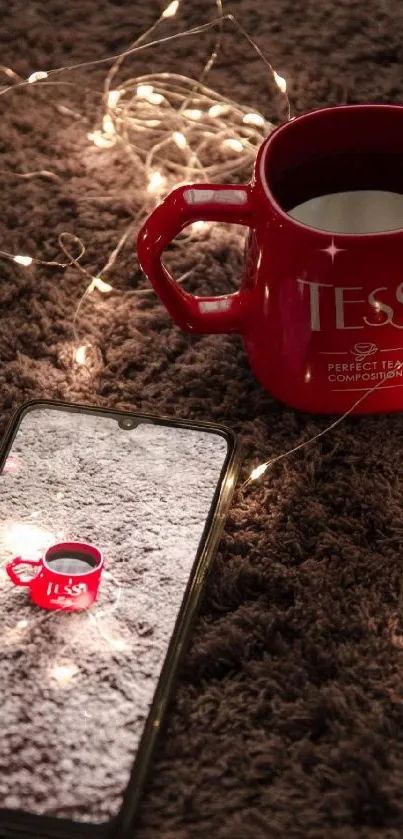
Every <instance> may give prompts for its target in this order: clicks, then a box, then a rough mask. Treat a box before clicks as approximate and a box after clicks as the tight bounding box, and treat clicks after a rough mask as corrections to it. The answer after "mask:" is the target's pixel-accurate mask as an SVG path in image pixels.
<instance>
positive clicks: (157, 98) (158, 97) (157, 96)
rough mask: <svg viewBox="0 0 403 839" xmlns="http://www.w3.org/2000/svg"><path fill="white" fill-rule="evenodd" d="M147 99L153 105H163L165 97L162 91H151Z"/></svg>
mask: <svg viewBox="0 0 403 839" xmlns="http://www.w3.org/2000/svg"><path fill="white" fill-rule="evenodd" d="M146 99H147V102H150V104H151V105H161V103H162V102H163V101H164V97H163V96H162V94H161V93H150V94H149V96H146Z"/></svg>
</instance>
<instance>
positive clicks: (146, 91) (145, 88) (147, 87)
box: [136, 84, 154, 99]
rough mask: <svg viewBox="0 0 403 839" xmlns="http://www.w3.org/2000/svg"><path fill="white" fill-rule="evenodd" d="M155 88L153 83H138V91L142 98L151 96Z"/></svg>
mask: <svg viewBox="0 0 403 839" xmlns="http://www.w3.org/2000/svg"><path fill="white" fill-rule="evenodd" d="M153 91H154V88H153V86H152V84H139V85H137V89H136V93H137V96H139V97H140V99H147V97H148V96H151V94H152V93H153Z"/></svg>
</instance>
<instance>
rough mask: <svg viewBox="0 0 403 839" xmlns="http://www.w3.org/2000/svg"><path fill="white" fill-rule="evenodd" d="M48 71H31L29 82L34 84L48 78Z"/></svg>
mask: <svg viewBox="0 0 403 839" xmlns="http://www.w3.org/2000/svg"><path fill="white" fill-rule="evenodd" d="M47 77H48V73H46V71H45V70H37V71H36V73H31V75H30V76H28V79H27V81H28V84H33V83H34V82H40V81H41V80H42V79H47Z"/></svg>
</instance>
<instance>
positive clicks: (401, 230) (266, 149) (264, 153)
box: [255, 103, 403, 242]
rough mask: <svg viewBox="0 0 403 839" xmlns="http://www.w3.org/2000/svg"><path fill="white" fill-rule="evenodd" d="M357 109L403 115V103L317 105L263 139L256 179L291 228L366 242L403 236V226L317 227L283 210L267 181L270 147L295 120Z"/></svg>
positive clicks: (322, 235)
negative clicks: (367, 229)
mask: <svg viewBox="0 0 403 839" xmlns="http://www.w3.org/2000/svg"><path fill="white" fill-rule="evenodd" d="M351 110H354V111H358V110H367V111H381V110H383V111H386V110H388V111H390V112H392V111H395V112H397V111H400V112H401V114H402V118H403V105H389V104H382V103H379V104H377V103H373V104H371V103H370V104H365V103H364V104H357V105H355V104H354V105H334V106H329V107H326V108H316V109H315V110H313V111H308V112H307V113H305V114H299V116H297V117H291V119H289V120H287V122H283V123H281V125H279V126H277V127H276V128H274V130H273V131H271V133H270V134H269V136H268V137H267V138H266V140H264V141H263V143H262V145H261V146H260V149H259V152H258V155H257V158H256V165H255V179H256V181H257V182H258V184H259V185H260V186H261V188H262V190H263V193H264V196H265V198H266V199H267V200H268V201H269V203H270V205H271V207H272V209H273V210H274V211H275V213H276V215H277V216H280V218H281V219H282V221H284V222H287V223H288V224H290V225H291V226H292V227H294V226H295V227H298V228H300V229H301V231H305V232H309V233H315V234H316V235H317V236H320V237H321V238H323V239H329V236H332V238H333V239H337V241H340V240H343V239H348V240H351V239H353V240H354V241H360V242H365V241H368V239H369V238H370V237H371V239H372V238H381V237H382V238H385V237H389V238H391V237H398V236H399V237H401V236H402V235H403V225H402V227H398V228H395V229H394V230H379V231H375V232H373V233H338V232H334V231H332V230H322V229H321V228H318V227H313V226H312V225H311V224H305V223H304V222H302V221H299V220H298V219H295V218H293V217H292V216H290V215H289V213H287V212H286V211H285V210H283V208H282V206H281V204H280V203H279V202H278V201H277V199H276V198H275V196H274V194H273V192H272V190H271V188H270V184H269V182H268V178H267V175H266V166H267V157H268V154H269V153H270V151H271V147H272V146H273V144H274V143H276V142H278V139H279V138H280V137H281V135H282V134H283V133H284V132H285V131H287V130H288V128H289V126H290V125H294V124H295V123H297V122H298V123H301V122H308V121H311V120H315V119H317V118H318V114H320V115H321V116H322V115H323V116H325V115H326V114H328V113H329V112H332V113H333V112H334V111H343V112H346V111H351Z"/></svg>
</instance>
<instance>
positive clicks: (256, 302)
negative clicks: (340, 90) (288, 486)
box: [137, 105, 403, 414]
mask: <svg viewBox="0 0 403 839" xmlns="http://www.w3.org/2000/svg"><path fill="white" fill-rule="evenodd" d="M402 150H403V107H401V106H398V105H349V106H340V107H335V108H325V109H321V110H317V111H313V112H310V113H308V114H304V115H302V116H300V117H297V118H295V119H292V120H290V121H289V122H286V123H284V124H282V125H280V126H279V127H278V128H276V129H275V130H274V131H273V132H272V133H271V134H270V135H269V137H268V138H267V139H266V140H265V141H264V142H263V144H262V146H261V147H260V149H259V152H258V155H257V160H256V165H255V170H254V176H253V179H252V182H251V183H250V184H248V185H246V186H242V185H241V186H229V185H228V186H227V185H219V184H189V185H186V186H182V187H179V188H177V189H175V190H174V191H173V192H171V194H170V195H168V196H167V198H166V199H165V200H164V201H163V202H162V203H161V204H160V205H159V206H158V207H157V208H156V209H155V210H154V211H153V213H152V214H151V215H150V216H149V218H148V219H147V220H146V222H145V224H144V225H143V227H142V229H141V231H140V233H139V237H138V243H137V248H138V256H139V261H140V264H141V267H142V268H143V270H144V272H145V274H146V275H147V276H148V278H149V280H150V282H151V283H152V285H153V287H154V289H155V291H156V292H157V294H158V295H159V297H160V298H161V300H162V302H163V303H164V305H165V306H166V308H167V309H168V311H169V313H170V314H171V316H172V317H173V319H174V320H175V321H176V323H177V324H178V325H179V326H180V327H181V328H182V329H183V330H185V331H187V332H193V333H218V332H224V333H230V332H236V333H239V334H241V335H242V336H243V340H244V345H245V349H246V352H247V354H248V356H249V360H250V364H251V367H252V369H253V371H254V372H255V375H256V376H257V378H258V379H259V381H260V382H261V384H262V385H263V386H264V387H265V388H266V389H267V390H269V391H270V392H271V393H272V394H273V395H274V396H276V397H277V398H278V399H280V400H281V401H283V402H285V403H286V404H288V405H290V406H292V407H294V408H297V409H300V410H303V411H310V412H313V413H339V414H341V413H344V412H345V411H347V410H350V409H351V408H352V406H353V405H354V403H355V402H357V401H359V400H360V397H362V396H363V395H364V393H366V392H368V391H369V390H370V389H371V388H375V390H373V392H372V393H371V394H369V395H368V396H367V397H366V398H365V399H363V400H362V401H361V402H360V404H359V405H357V406H356V407H355V408H354V412H355V413H369V412H371V413H372V412H375V413H376V412H382V411H395V410H401V409H402V408H403V332H402V330H403V282H402V281H403V276H402V264H403V151H402ZM199 220H203V221H222V222H232V223H235V224H242V225H245V226H246V227H249V228H250V230H249V236H248V240H247V245H246V250H245V267H244V272H243V278H242V281H241V286H240V289H239V291H237V292H235V293H234V294H225V295H221V296H211V297H196V296H194V295H192V294H189V293H188V292H186V291H185V290H184V289H183V288H181V286H180V285H178V284H177V283H176V282H175V281H174V279H173V277H172V276H171V275H170V273H169V272H168V271H167V269H166V267H165V266H164V265H163V263H162V261H161V256H162V252H163V250H164V249H165V248H166V247H167V246H168V245H169V244H170V242H171V241H172V240H173V239H174V238H175V236H177V235H178V233H179V232H180V231H181V230H182V229H183V228H184V227H186V226H187V225H188V224H191V223H193V222H195V221H199ZM378 385H379V386H378Z"/></svg>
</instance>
